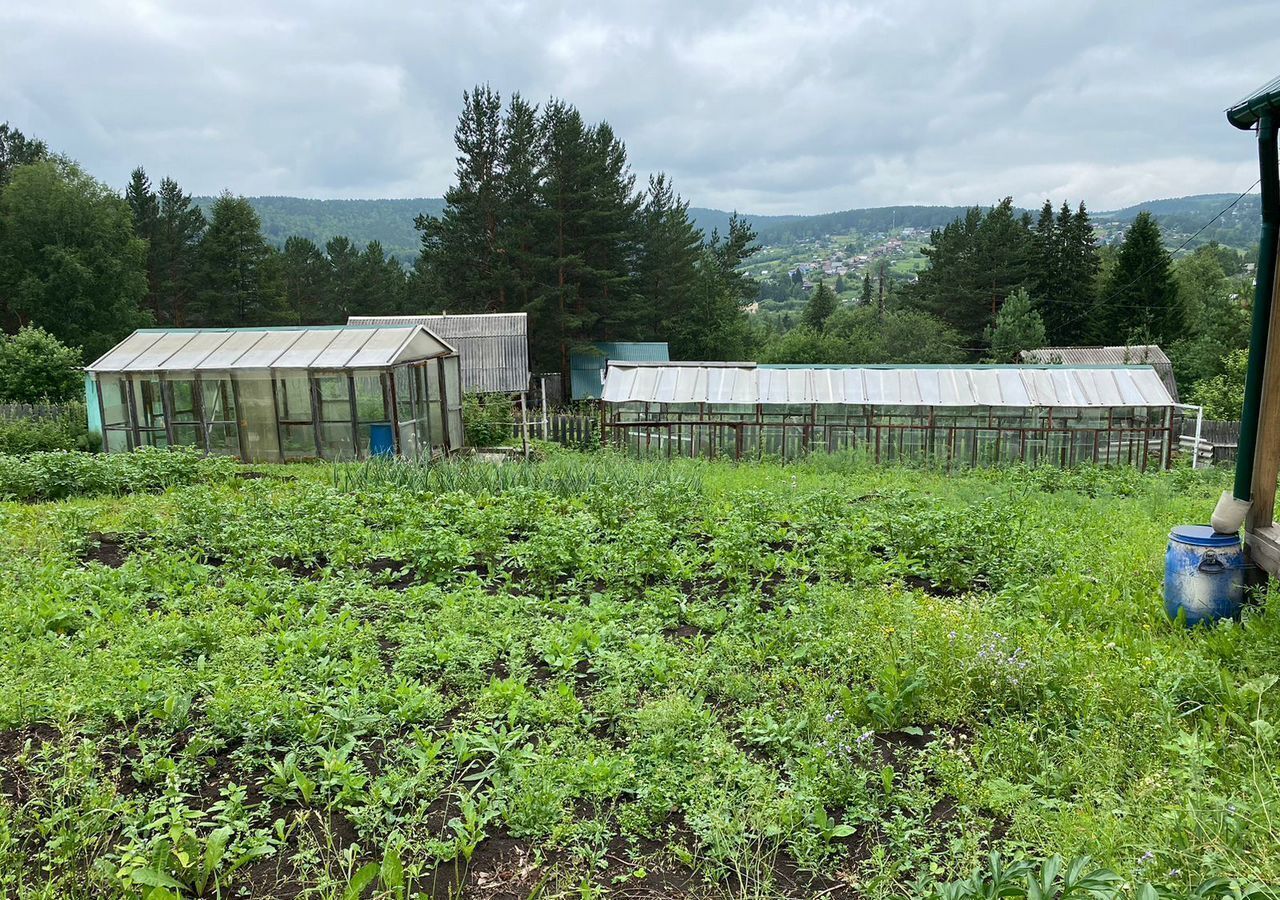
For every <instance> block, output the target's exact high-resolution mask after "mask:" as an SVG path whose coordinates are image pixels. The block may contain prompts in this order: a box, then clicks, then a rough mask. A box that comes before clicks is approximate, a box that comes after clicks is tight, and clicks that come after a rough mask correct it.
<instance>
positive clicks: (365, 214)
mask: <svg viewBox="0 0 1280 900" xmlns="http://www.w3.org/2000/svg"><path fill="white" fill-rule="evenodd" d="M217 199H218V198H217V197H195V198H193V202H194V203H195V205H196V206H199V207H200V208H201V209H202V210H203V211H204V212H205V214H206V215H207V214H208V213H209V210H210V209H212V208H213V204H214V202H216V201H217ZM246 199H247V200H248V201H249V205H250V206H252V207H253V211H254V212H256V213H257V214H258V218H259V219H261V220H262V236H263V237H265V238H266V239H267V240H268V241H270V242H271V243H272V244H273V245H275V246H277V247H283V246H284V242H285V241H286V240H288V239H289V238H290V237H295V236H296V237H303V238H306V239H307V240H309V241H311V242H313V243H315V244H318V245H320V246H323V245H325V244H327V243H328V242H329V241H330V240H331V239H332V238H335V237H340V236H341V237H347V238H350V239H351V240H352V241H353V242H355V243H356V244H359V245H360V246H364V245H365V244H367V243H369V242H370V241H377V242H378V243H380V244H381V245H382V249H383V250H384V251H385V252H386V253H387V255H389V256H394V257H395V258H397V259H399V260H401V261H404V262H409V261H411V260H412V259H413V258H414V257H415V256H417V255H418V249H419V247H420V246H421V241H420V240H419V239H418V233H417V231H416V230H415V229H414V227H413V221H414V219H416V218H417V217H418V216H420V215H422V214H424V213H425V214H427V215H433V216H434V215H439V214H440V211H441V210H442V209H444V200H443V199H442V198H440V197H418V198H414V199H409V200H312V199H308V198H304V197H248V198H246Z"/></svg>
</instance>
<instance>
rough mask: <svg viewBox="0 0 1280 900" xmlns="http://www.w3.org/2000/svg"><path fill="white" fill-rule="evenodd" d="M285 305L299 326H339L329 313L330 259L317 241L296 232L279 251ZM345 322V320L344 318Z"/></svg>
mask: <svg viewBox="0 0 1280 900" xmlns="http://www.w3.org/2000/svg"><path fill="white" fill-rule="evenodd" d="M280 271H281V276H282V278H283V286H284V296H285V306H286V307H287V308H288V310H289V317H290V318H291V319H292V320H293V321H294V322H297V323H298V324H300V325H337V324H341V323H340V322H336V321H334V320H333V319H331V318H330V317H329V316H328V311H327V309H326V302H327V296H328V286H329V261H328V260H327V259H326V258H325V255H324V254H323V253H322V252H321V251H320V248H319V247H317V246H316V245H315V243H314V242H312V241H310V240H308V239H307V238H304V237H299V236H298V235H293V236H291V237H290V238H288V239H287V240H286V241H285V242H284V249H283V250H282V251H281V253H280ZM343 321H345V319H344V320H343Z"/></svg>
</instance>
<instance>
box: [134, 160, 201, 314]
mask: <svg viewBox="0 0 1280 900" xmlns="http://www.w3.org/2000/svg"><path fill="white" fill-rule="evenodd" d="M206 225H207V223H206V222H205V218H204V213H203V212H201V211H200V207H198V206H195V205H194V204H193V203H192V202H191V195H190V194H184V193H183V192H182V189H181V188H180V187H178V183H177V182H176V181H174V180H173V179H172V178H164V179H162V180H161V181H160V193H159V212H158V215H157V218H156V224H155V229H154V231H153V233H152V236H151V247H150V253H149V254H148V267H149V269H150V273H151V279H152V292H153V293H152V296H151V308H152V315H153V316H154V317H155V320H156V322H157V323H159V324H161V325H172V326H175V327H178V328H181V327H183V326H184V325H186V324H187V310H188V307H189V306H190V304H191V302H192V297H193V294H194V290H195V278H196V273H197V270H198V267H199V253H200V239H201V237H203V235H204V230H205V227H206Z"/></svg>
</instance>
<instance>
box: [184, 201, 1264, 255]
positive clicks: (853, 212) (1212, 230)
mask: <svg viewBox="0 0 1280 900" xmlns="http://www.w3.org/2000/svg"><path fill="white" fill-rule="evenodd" d="M216 199H217V198H215V197H195V198H193V202H194V203H195V205H196V206H199V207H200V208H201V209H203V210H204V211H205V213H206V214H207V213H208V212H209V210H210V208H211V207H212V206H213V203H214V201H215V200H216ZM246 199H247V200H248V201H249V205H250V206H252V207H253V210H254V212H256V213H257V214H258V218H259V219H261V220H262V234H263V237H265V238H266V239H267V240H268V241H269V242H270V243H271V244H273V245H274V246H276V247H283V246H284V242H285V240H287V239H288V238H289V237H292V236H298V237H304V238H306V239H307V240H310V241H312V242H314V243H316V244H320V245H323V244H325V243H327V242H328V241H329V240H330V239H331V238H334V237H338V236H343V237H347V238H349V239H350V240H351V241H352V242H353V243H355V244H356V245H358V246H364V245H365V244H367V243H368V242H369V241H377V242H378V243H379V244H381V245H382V249H383V250H384V251H385V252H386V253H387V255H389V256H393V257H395V258H396V259H399V260H401V261H402V262H404V263H406V264H407V263H409V262H411V261H412V260H413V258H414V257H416V256H417V255H418V250H419V248H420V246H421V242H420V240H419V234H418V232H417V231H416V230H415V229H414V227H413V222H414V219H415V218H416V217H417V216H418V215H421V214H426V215H433V216H434V215H439V214H440V212H441V210H443V209H444V198H442V197H418V198H413V199H407V200H405V199H401V200H314V199H308V198H304V197H248V198H246ZM1233 199H1235V195H1234V194H1200V195H1197V196H1193V197H1176V198H1172V199H1166V200H1148V201H1144V202H1142V203H1139V204H1137V205H1135V206H1128V207H1125V208H1124V209H1117V210H1109V211H1106V212H1101V213H1097V214H1095V215H1094V221H1095V222H1096V223H1100V224H1102V223H1111V224H1113V225H1114V224H1123V223H1127V222H1131V221H1133V218H1134V216H1136V215H1137V214H1138V213H1140V212H1144V211H1145V212H1150V213H1151V214H1152V215H1154V216H1155V217H1156V219H1157V221H1159V223H1160V226H1161V228H1162V229H1163V230H1164V232H1165V237H1166V242H1167V243H1172V244H1174V245H1176V244H1178V243H1181V241H1182V240H1183V239H1185V238H1186V237H1188V236H1190V235H1191V234H1192V233H1194V232H1195V231H1196V229H1198V228H1199V227H1200V226H1201V225H1203V224H1204V223H1205V222H1206V221H1208V220H1209V219H1211V218H1212V217H1213V216H1214V215H1215V214H1216V213H1217V212H1218V211H1219V210H1221V209H1222V208H1223V207H1224V206H1226V205H1227V204H1228V203H1230V202H1231V201H1232V200H1233ZM1258 202H1259V201H1258V197H1257V195H1255V194H1250V195H1249V196H1246V197H1245V198H1244V199H1243V200H1241V201H1240V202H1239V203H1238V204H1236V206H1235V208H1234V209H1232V210H1230V211H1229V212H1227V213H1226V214H1224V215H1223V217H1222V218H1221V219H1219V220H1218V221H1217V222H1215V223H1214V224H1213V225H1212V226H1210V227H1209V228H1208V229H1206V230H1205V232H1204V233H1203V234H1202V235H1201V236H1200V239H1199V240H1198V241H1197V243H1208V242H1210V241H1217V242H1218V243H1219V244H1223V245H1224V246H1228V247H1235V248H1237V249H1248V248H1250V247H1251V246H1252V244H1253V242H1254V241H1256V240H1257V234H1256V231H1257V222H1258V216H1259V207H1258ZM966 210H967V207H963V206H881V207H874V208H868V209H846V210H843V211H840V212H830V213H822V214H819V215H810V216H803V215H784V216H766V215H757V214H751V213H747V214H741V216H740V217H741V218H742V219H744V220H745V221H747V222H748V223H749V224H750V225H751V227H752V228H753V229H754V230H755V232H756V234H757V236H758V237H759V239H760V242H761V243H762V244H765V245H766V246H788V245H792V244H795V243H798V242H801V241H806V240H810V239H813V238H817V237H822V236H824V235H830V234H845V233H848V232H860V233H863V234H874V233H878V232H888V231H892V230H894V229H895V228H924V229H933V228H941V227H943V226H944V225H946V224H947V223H948V222H950V221H951V220H953V219H955V218H956V217H957V216H963V215H964V214H965V212H966ZM1021 211H1022V210H1019V212H1021ZM729 216H730V213H728V212H726V211H724V210H722V209H709V208H707V207H697V206H693V207H690V208H689V219H690V221H692V222H693V224H694V225H695V226H696V227H697V228H698V229H699V230H701V231H702V232H703V233H704V234H707V235H710V234H711V232H712V231H713V230H718V231H719V232H720V233H721V234H723V233H724V232H725V231H726V229H727V228H728V226H729ZM1104 227H1105V226H1104Z"/></svg>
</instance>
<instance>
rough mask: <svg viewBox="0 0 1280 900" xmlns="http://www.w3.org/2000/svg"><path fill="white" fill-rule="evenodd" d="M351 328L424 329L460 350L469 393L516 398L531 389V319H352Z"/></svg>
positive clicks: (503, 316) (477, 316)
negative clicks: (413, 327) (521, 392)
mask: <svg viewBox="0 0 1280 900" xmlns="http://www.w3.org/2000/svg"><path fill="white" fill-rule="evenodd" d="M347 324H348V325H375V326H378V327H383V328H385V327H394V326H399V325H424V326H426V327H427V328H428V329H429V330H430V331H431V332H432V333H433V334H436V335H438V336H439V337H441V338H443V339H444V340H446V341H448V342H449V343H450V344H452V345H453V346H454V347H455V348H457V350H458V357H459V359H458V361H459V363H460V365H461V367H462V386H463V388H464V389H465V390H468V391H480V392H482V393H502V394H514V393H518V392H519V391H524V390H527V389H528V387H529V316H528V315H527V314H526V313H477V314H474V315H473V314H467V315H435V316H351V317H349V318H348V319H347Z"/></svg>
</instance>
